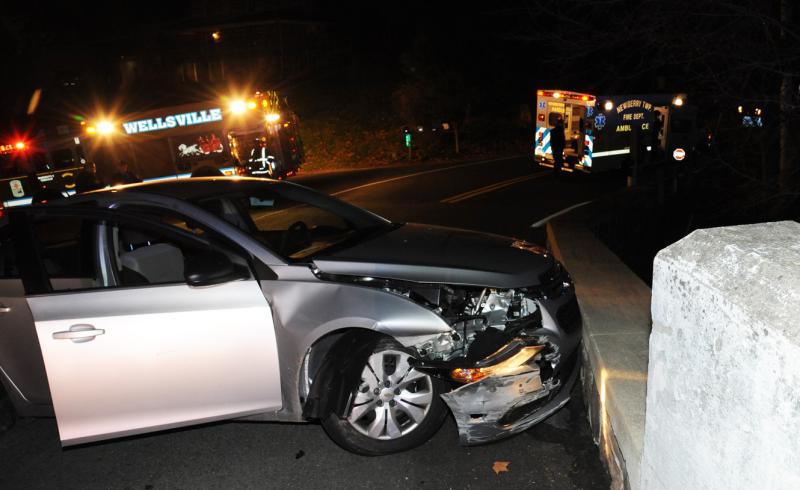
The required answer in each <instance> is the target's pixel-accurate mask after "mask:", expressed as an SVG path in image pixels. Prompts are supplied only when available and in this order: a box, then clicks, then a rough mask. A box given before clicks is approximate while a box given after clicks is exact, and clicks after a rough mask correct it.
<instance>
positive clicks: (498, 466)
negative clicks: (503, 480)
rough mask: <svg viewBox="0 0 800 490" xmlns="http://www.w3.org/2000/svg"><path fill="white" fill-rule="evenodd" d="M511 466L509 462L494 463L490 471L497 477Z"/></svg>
mask: <svg viewBox="0 0 800 490" xmlns="http://www.w3.org/2000/svg"><path fill="white" fill-rule="evenodd" d="M510 464H511V461H495V462H494V464H493V465H492V469H493V470H494V474H495V475H499V474H500V473H502V472H504V471H508V465H510Z"/></svg>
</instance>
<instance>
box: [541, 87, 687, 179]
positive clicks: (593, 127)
mask: <svg viewBox="0 0 800 490" xmlns="http://www.w3.org/2000/svg"><path fill="white" fill-rule="evenodd" d="M536 96H537V98H536V132H535V140H534V158H535V160H536V161H537V162H538V163H539V164H540V165H542V166H545V167H552V166H553V154H552V148H551V147H550V132H551V130H552V128H553V127H554V126H555V124H556V122H557V121H558V119H559V118H563V120H564V132H565V136H566V145H565V148H564V162H565V163H564V165H563V167H562V170H564V171H567V172H572V171H575V170H579V171H582V172H587V173H596V172H602V171H606V170H615V169H624V168H629V167H630V166H631V165H632V164H633V163H634V159H636V158H639V159H640V160H639V161H640V162H644V163H655V162H657V161H658V162H661V161H666V162H679V163H685V162H687V161H688V160H689V159H690V156H691V154H692V152H693V150H694V142H695V136H696V126H695V121H696V116H697V110H696V108H695V107H694V106H692V105H690V104H688V103H687V101H686V95H685V94H648V95H608V96H595V95H591V94H584V93H579V92H570V91H565V90H538V91H537V93H536Z"/></svg>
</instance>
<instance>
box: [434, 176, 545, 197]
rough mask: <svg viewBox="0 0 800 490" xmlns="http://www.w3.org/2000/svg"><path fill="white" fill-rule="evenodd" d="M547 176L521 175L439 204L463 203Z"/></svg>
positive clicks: (463, 193)
mask: <svg viewBox="0 0 800 490" xmlns="http://www.w3.org/2000/svg"><path fill="white" fill-rule="evenodd" d="M547 175H549V172H537V173H535V174H529V175H523V176H521V177H515V178H513V179H508V180H503V181H501V182H496V183H494V184H490V185H487V186H484V187H479V188H477V189H473V190H471V191H467V192H462V193H461V194H456V195H455V196H450V197H447V198H445V199H442V200H441V202H443V203H447V204H455V203H457V202H461V201H465V200H467V199H472V198H473V197H476V196H480V195H482V194H487V193H489V192H494V191H496V190H499V189H502V188H504V187H508V186H511V185H514V184H519V183H520V182H525V181H526V180H531V179H539V178H542V177H546V176H547Z"/></svg>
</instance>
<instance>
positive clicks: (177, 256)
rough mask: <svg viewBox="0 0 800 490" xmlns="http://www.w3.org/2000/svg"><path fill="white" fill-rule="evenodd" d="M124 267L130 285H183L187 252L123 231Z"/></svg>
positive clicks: (125, 276)
mask: <svg viewBox="0 0 800 490" xmlns="http://www.w3.org/2000/svg"><path fill="white" fill-rule="evenodd" d="M119 245H120V256H119V259H120V265H121V278H122V282H123V283H124V284H126V285H135V284H163V283H170V282H183V281H184V277H183V252H181V249H179V248H178V247H176V246H175V245H172V244H170V243H158V242H155V241H154V239H153V238H151V237H148V236H147V235H145V234H143V233H140V232H138V231H133V230H125V229H122V230H120V233H119Z"/></svg>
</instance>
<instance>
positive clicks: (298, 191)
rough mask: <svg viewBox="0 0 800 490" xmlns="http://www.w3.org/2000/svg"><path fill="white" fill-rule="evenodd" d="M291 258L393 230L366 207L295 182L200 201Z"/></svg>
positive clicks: (308, 257) (306, 258) (307, 257)
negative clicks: (361, 207)
mask: <svg viewBox="0 0 800 490" xmlns="http://www.w3.org/2000/svg"><path fill="white" fill-rule="evenodd" d="M196 204H198V205H199V206H200V207H202V208H203V209H205V210H206V211H209V212H211V213H212V214H215V215H217V216H219V217H221V218H223V219H224V220H226V221H228V222H229V223H231V224H233V225H234V226H236V227H238V228H240V229H242V230H244V231H246V232H247V233H249V234H250V235H252V236H253V237H255V238H256V239H257V240H259V241H260V242H261V243H263V244H264V245H266V246H267V247H268V248H269V249H270V250H272V251H273V252H275V253H276V254H278V255H280V256H281V257H283V258H284V259H286V260H287V261H309V260H311V259H312V258H313V256H315V255H316V254H318V253H320V252H322V251H331V250H332V249H340V248H345V247H349V246H352V245H355V244H356V243H359V242H361V241H363V240H366V239H369V238H372V237H374V236H375V235H377V234H380V233H383V232H385V231H388V230H391V229H392V228H393V227H394V226H393V225H392V223H391V222H389V221H387V220H385V219H383V218H381V217H379V216H377V215H374V214H372V213H370V212H368V211H365V210H363V209H360V208H358V207H355V206H352V205H350V204H347V203H345V202H342V201H339V200H338V199H334V198H332V197H329V196H326V195H324V194H320V193H318V192H316V191H312V190H311V189H307V188H305V187H301V186H298V185H294V184H286V183H284V184H269V183H265V185H264V186H263V187H256V188H252V187H251V188H250V189H247V190H243V191H237V192H234V193H227V194H222V195H219V196H213V197H207V198H203V199H199V200H197V201H196Z"/></svg>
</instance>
